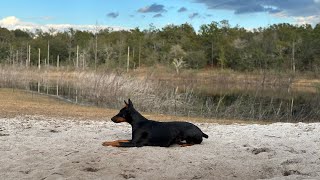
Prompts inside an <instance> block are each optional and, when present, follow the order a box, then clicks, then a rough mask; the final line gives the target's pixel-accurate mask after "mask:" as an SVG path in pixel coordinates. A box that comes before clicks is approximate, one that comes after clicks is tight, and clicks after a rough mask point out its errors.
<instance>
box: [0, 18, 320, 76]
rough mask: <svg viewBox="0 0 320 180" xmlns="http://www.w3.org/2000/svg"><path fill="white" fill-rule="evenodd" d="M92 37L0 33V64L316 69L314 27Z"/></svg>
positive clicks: (101, 32) (317, 33)
mask: <svg viewBox="0 0 320 180" xmlns="http://www.w3.org/2000/svg"><path fill="white" fill-rule="evenodd" d="M96 29H97V30H96V31H95V32H90V31H81V30H75V29H72V28H70V29H68V30H67V31H63V32H61V31H58V30H55V29H50V30H49V31H48V32H44V31H42V30H39V29H38V30H36V31H34V32H31V31H28V30H21V29H16V30H8V29H6V28H3V27H0V63H1V64H15V65H21V66H40V65H45V66H57V65H58V66H72V67H76V68H97V67H107V68H126V67H127V65H129V66H128V68H131V69H132V68H138V67H140V66H153V65H155V64H162V65H165V66H174V65H175V66H177V64H179V65H180V68H182V67H184V68H195V69H200V68H210V67H212V68H229V69H234V70H239V71H252V70H256V69H259V70H277V71H312V72H318V71H319V68H320V24H317V25H316V26H314V27H312V26H311V25H309V24H305V25H292V24H288V23H282V24H273V25H270V26H268V27H265V28H261V27H260V28H257V29H253V30H247V29H245V28H242V27H239V26H234V27H232V26H231V25H230V24H229V22H228V21H226V20H223V21H220V22H211V23H210V24H204V25H201V26H200V28H199V30H198V31H195V29H194V28H193V27H192V25H190V24H188V23H185V24H181V25H167V26H165V27H163V28H161V29H159V28H156V27H155V26H153V25H152V24H151V25H150V26H149V28H147V29H144V30H141V29H139V28H135V29H130V30H121V31H113V30H112V29H99V26H98V25H97V28H96Z"/></svg>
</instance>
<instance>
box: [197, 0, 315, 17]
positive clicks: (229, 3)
mask: <svg viewBox="0 0 320 180" xmlns="http://www.w3.org/2000/svg"><path fill="white" fill-rule="evenodd" d="M195 2H197V3H202V4H205V5H206V6H207V8H208V9H218V10H230V11H233V12H234V13H235V14H246V13H257V12H266V13H269V14H272V15H275V14H277V13H281V14H285V15H286V16H287V17H310V16H316V15H319V14H320V0H285V1H284V0H195Z"/></svg>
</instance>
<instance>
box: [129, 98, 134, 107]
mask: <svg viewBox="0 0 320 180" xmlns="http://www.w3.org/2000/svg"><path fill="white" fill-rule="evenodd" d="M128 102H129V104H128V106H129V107H133V104H132V101H131V100H130V99H128Z"/></svg>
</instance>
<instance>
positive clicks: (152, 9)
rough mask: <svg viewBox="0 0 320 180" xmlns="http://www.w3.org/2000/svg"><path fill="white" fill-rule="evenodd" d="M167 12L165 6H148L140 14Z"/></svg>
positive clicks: (141, 9)
mask: <svg viewBox="0 0 320 180" xmlns="http://www.w3.org/2000/svg"><path fill="white" fill-rule="evenodd" d="M166 11H167V10H166V9H165V8H164V5H161V4H156V3H154V4H151V5H150V6H146V7H143V8H140V9H139V10H138V12H140V13H163V12H166Z"/></svg>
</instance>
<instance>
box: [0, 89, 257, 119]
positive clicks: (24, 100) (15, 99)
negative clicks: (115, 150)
mask: <svg viewBox="0 0 320 180" xmlns="http://www.w3.org/2000/svg"><path fill="white" fill-rule="evenodd" d="M0 97H1V98H0V112H1V113H0V117H16V116H24V115H39V116H46V117H55V118H76V119H79V120H104V121H109V120H110V117H112V116H113V115H115V114H116V113H118V110H115V109H105V108H99V107H92V106H81V105H76V104H71V103H68V102H65V101H62V100H59V99H57V98H55V97H51V96H46V95H39V94H35V93H30V92H26V91H22V90H13V89H0ZM142 114H143V115H144V116H145V117H147V118H149V119H154V120H159V121H173V120H176V121H191V122H209V123H219V124H233V123H239V124H242V123H243V124H248V123H259V124H261V123H262V122H254V121H241V120H225V119H224V120H218V119H206V118H195V117H181V116H168V115H163V114H151V113H142Z"/></svg>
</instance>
